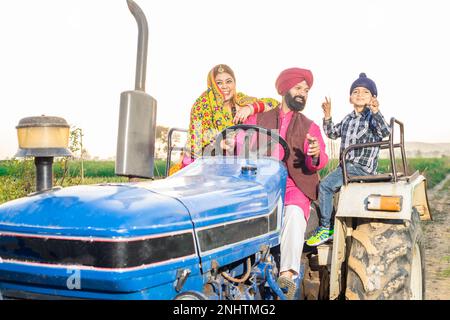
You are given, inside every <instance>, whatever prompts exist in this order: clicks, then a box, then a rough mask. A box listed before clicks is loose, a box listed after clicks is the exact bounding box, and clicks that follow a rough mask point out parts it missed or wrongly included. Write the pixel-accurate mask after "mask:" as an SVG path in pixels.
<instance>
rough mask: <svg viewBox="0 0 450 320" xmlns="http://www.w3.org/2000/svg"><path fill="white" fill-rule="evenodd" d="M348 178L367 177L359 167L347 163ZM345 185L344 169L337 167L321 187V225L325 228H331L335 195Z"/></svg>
mask: <svg viewBox="0 0 450 320" xmlns="http://www.w3.org/2000/svg"><path fill="white" fill-rule="evenodd" d="M346 168H347V176H367V175H368V173H367V172H365V171H364V170H363V169H362V168H361V167H360V166H359V165H357V164H353V163H347V164H346ZM343 184H344V176H343V173H342V167H341V166H339V167H337V168H336V169H335V170H334V171H332V172H331V173H329V174H328V175H327V176H326V177H325V178H324V179H323V180H322V181H320V185H319V207H320V225H321V226H322V227H325V228H330V227H331V214H332V213H333V195H334V193H336V192H337V191H339V189H340V188H341V187H342V185H343Z"/></svg>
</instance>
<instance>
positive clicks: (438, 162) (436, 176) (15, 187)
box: [0, 158, 450, 203]
mask: <svg viewBox="0 0 450 320" xmlns="http://www.w3.org/2000/svg"><path fill="white" fill-rule="evenodd" d="M68 164H69V165H68V170H67V173H66V175H65V176H64V174H63V172H64V170H63V168H64V163H63V162H55V163H54V168H53V169H54V185H62V186H63V187H66V186H71V185H79V184H82V183H83V184H97V183H108V182H128V181H129V180H128V178H125V177H118V176H116V175H115V172H114V161H84V163H83V166H84V177H85V178H84V181H83V182H82V181H81V177H80V176H81V162H79V161H69V163H68ZM337 164H338V162H337V160H330V162H329V163H328V165H327V166H326V167H325V168H324V169H322V170H321V171H320V175H321V177H324V176H326V175H327V174H328V173H329V172H330V171H331V170H333V169H334V168H335V167H336V166H337ZM165 167H166V163H165V161H164V160H156V161H155V170H154V175H155V177H156V178H158V177H163V176H164V173H165ZM408 167H409V168H408V171H409V173H410V174H411V173H413V172H414V171H416V170H419V171H420V173H422V174H424V175H425V177H426V178H427V181H428V187H429V188H432V187H433V186H435V185H436V184H438V183H439V182H440V181H442V179H444V178H445V176H446V175H447V174H450V159H449V158H420V159H419V158H413V159H409V160H408ZM34 170H35V169H34V163H33V161H32V160H26V161H19V160H4V161H0V203H3V202H6V201H9V200H12V199H16V198H19V197H23V196H25V195H27V194H29V193H31V192H34V187H35V186H34V185H35V182H34V180H35V176H34ZM399 170H400V169H399ZM378 171H379V172H389V171H390V162H389V160H387V159H380V161H379V170H378ZM447 184H449V186H450V182H448V183H447Z"/></svg>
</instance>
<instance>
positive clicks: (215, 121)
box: [170, 70, 279, 175]
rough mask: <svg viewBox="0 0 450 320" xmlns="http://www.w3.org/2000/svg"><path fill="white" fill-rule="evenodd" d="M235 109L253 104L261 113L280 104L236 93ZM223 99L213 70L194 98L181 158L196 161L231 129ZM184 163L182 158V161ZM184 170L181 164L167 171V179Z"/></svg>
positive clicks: (228, 113)
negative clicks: (203, 89) (260, 104)
mask: <svg viewBox="0 0 450 320" xmlns="http://www.w3.org/2000/svg"><path fill="white" fill-rule="evenodd" d="M233 100H234V103H235V105H237V106H241V107H242V106H246V105H249V104H253V103H255V102H262V103H263V104H264V111H269V110H271V109H273V108H274V107H276V106H277V105H278V104H279V102H278V101H277V100H275V99H271V98H262V99H258V98H254V97H250V96H247V95H245V94H243V93H242V92H238V93H236V95H235V96H234V98H233ZM223 104H224V95H223V93H222V91H221V90H220V88H219V87H218V86H217V83H216V81H215V79H214V78H213V70H211V71H210V72H209V74H208V89H207V90H206V91H205V92H203V94H202V95H201V96H200V97H198V98H197V100H196V101H195V103H194V105H193V106H192V109H191V117H190V122H189V129H188V137H187V142H186V149H185V154H184V157H191V158H192V159H196V158H198V157H201V156H202V154H203V150H204V148H205V147H206V146H208V145H209V144H211V143H213V142H214V140H215V138H216V136H217V134H218V133H220V132H221V131H222V130H224V129H225V128H228V127H230V126H232V125H233V119H234V114H232V112H229V111H228V110H227V109H226V108H224V106H223ZM182 159H183V157H182ZM182 167H183V165H182V163H181V161H180V163H178V164H176V165H174V166H173V167H172V168H171V169H170V175H171V174H173V173H175V172H176V171H178V170H179V169H181V168H182Z"/></svg>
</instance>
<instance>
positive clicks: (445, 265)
mask: <svg viewBox="0 0 450 320" xmlns="http://www.w3.org/2000/svg"><path fill="white" fill-rule="evenodd" d="M428 200H429V202H430V206H431V214H432V215H433V221H427V222H424V224H423V231H424V248H425V261H426V273H425V279H426V299H427V300H450V175H449V176H447V178H446V179H445V180H444V181H442V182H441V183H440V184H439V185H437V186H436V187H434V188H433V189H432V190H431V191H430V190H429V191H428Z"/></svg>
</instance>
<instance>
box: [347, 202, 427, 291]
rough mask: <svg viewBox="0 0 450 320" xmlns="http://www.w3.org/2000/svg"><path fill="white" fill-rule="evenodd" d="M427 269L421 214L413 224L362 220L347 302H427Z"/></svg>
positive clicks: (351, 261) (414, 214)
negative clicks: (424, 300) (410, 300)
mask: <svg viewBox="0 0 450 320" xmlns="http://www.w3.org/2000/svg"><path fill="white" fill-rule="evenodd" d="M424 268H425V257H424V250H423V246H422V230H421V227H420V219H419V214H418V212H417V210H413V212H412V215H411V221H408V220H383V219H360V220H358V226H357V227H356V229H355V230H354V231H353V233H352V244H351V249H350V255H349V258H348V271H347V286H346V290H345V298H346V299H349V300H409V299H412V300H422V299H425V270H424Z"/></svg>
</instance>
